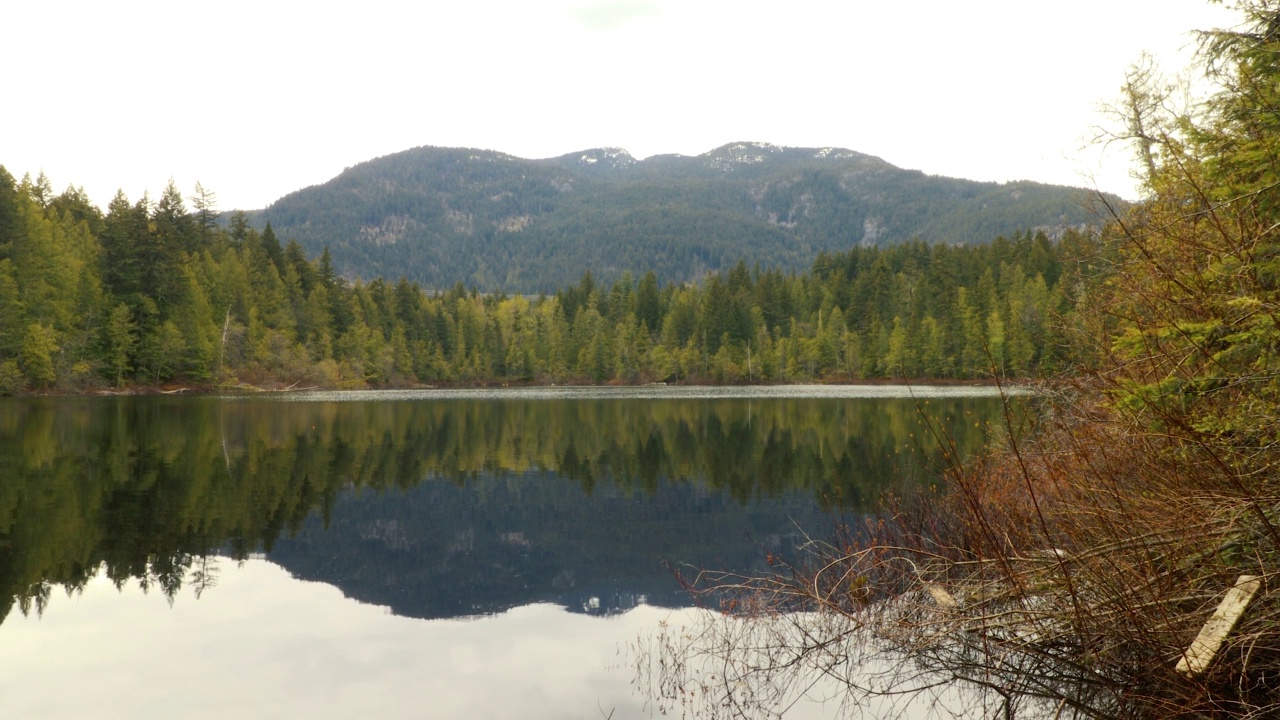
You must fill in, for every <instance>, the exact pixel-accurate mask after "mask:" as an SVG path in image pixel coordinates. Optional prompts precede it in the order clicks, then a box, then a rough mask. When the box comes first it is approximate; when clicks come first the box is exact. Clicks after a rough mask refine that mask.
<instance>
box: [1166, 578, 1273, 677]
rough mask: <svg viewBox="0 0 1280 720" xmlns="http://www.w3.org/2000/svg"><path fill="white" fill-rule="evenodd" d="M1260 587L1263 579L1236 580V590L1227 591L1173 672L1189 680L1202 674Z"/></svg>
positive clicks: (1234, 588)
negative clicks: (1175, 671)
mask: <svg viewBox="0 0 1280 720" xmlns="http://www.w3.org/2000/svg"><path fill="white" fill-rule="evenodd" d="M1260 587H1262V578H1261V577H1259V576H1257V575H1241V576H1240V577H1239V578H1237V579H1236V584H1235V587H1233V588H1231V589H1230V590H1228V591H1227V594H1226V596H1224V597H1223V598H1222V602H1220V603H1218V609H1217V610H1215V611H1213V616H1212V617H1210V618H1209V621H1208V622H1206V623H1205V624H1204V627H1202V628H1200V634H1199V635H1197V636H1196V639H1195V640H1192V641H1191V647H1189V648H1187V651H1186V652H1185V653H1183V654H1182V659H1181V660H1179V661H1178V665H1177V667H1176V668H1174V669H1175V670H1177V671H1178V672H1180V673H1182V674H1183V675H1185V676H1186V677H1189V678H1191V677H1195V676H1196V675H1199V674H1200V673H1202V672H1204V671H1205V670H1206V669H1207V668H1208V667H1209V664H1210V663H1212V662H1213V658H1214V656H1215V655H1217V654H1218V650H1219V649H1220V648H1221V647H1222V641H1223V640H1226V639H1227V636H1228V635H1230V634H1231V631H1232V630H1234V629H1235V626H1236V623H1237V622H1238V621H1239V620H1240V616H1241V615H1244V611H1245V609H1247V608H1248V607H1249V602H1250V601H1252V600H1253V595H1254V593H1256V592H1258V588H1260Z"/></svg>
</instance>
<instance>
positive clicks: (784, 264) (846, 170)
mask: <svg viewBox="0 0 1280 720" xmlns="http://www.w3.org/2000/svg"><path fill="white" fill-rule="evenodd" d="M1086 200H1087V193H1086V192H1085V191H1083V190H1080V189H1077V188H1067V187H1062V186H1051V185H1042V184H1039V183H1033V182H1015V183H1005V184H999V183H989V182H988V183H983V182H975V181H970V180H959V179H953V178H943V177H932V176H928V175H925V174H924V173H921V172H919V171H914V170H903V169H901V168H897V167H895V166H893V165H890V164H889V163H887V162H885V161H884V160H881V159H879V158H876V157H872V156H869V155H864V154H861V153H857V152H853V151H850V150H844V149H839V148H784V147H779V146H775V145H768V144H764V143H733V144H729V145H725V146H723V147H720V148H717V149H715V150H712V151H710V152H707V153H704V154H702V155H698V156H696V157H689V156H681V155H658V156H653V157H650V158H646V159H644V160H636V159H635V158H633V157H632V156H631V155H630V154H629V153H627V152H626V151H625V150H622V149H619V148H597V149H591V150H585V151H582V152H576V153H570V154H568V155H563V156H560V157H556V158H548V159H543V160H526V159H522V158H518V157H514V156H512V155H507V154H503V153H498V152H492V151H487V150H474V149H466V148H435V147H420V148H415V149H412V150H407V151H404V152H400V153H396V154H393V155H388V156H385V157H381V158H377V159H374V160H370V161H368V162H365V163H361V164H359V165H356V166H354V167H351V168H348V169H347V170H345V171H344V172H343V173H342V174H340V175H338V176H337V177H336V178H334V179H332V180H330V181H328V182H326V183H324V184H321V185H316V186H312V187H309V188H305V189H303V190H299V191H297V192H294V193H291V194H289V195H286V196H285V197H283V198H281V199H279V200H277V201H276V202H275V203H273V204H272V205H271V206H269V207H268V208H266V209H264V210H261V211H257V212H254V213H251V214H250V220H251V222H252V223H253V224H254V225H256V226H258V227H262V226H264V225H265V224H266V223H268V222H269V223H271V225H272V226H273V227H274V228H275V230H276V232H277V233H278V234H280V235H281V236H282V237H286V238H289V237H292V238H297V240H298V241H299V242H300V243H301V245H302V247H303V248H304V249H305V250H306V251H307V252H308V254H312V255H314V254H318V253H319V252H320V251H321V250H322V249H323V248H324V247H325V246H328V247H329V249H330V251H331V253H332V257H333V262H334V266H335V269H336V270H337V271H338V272H339V273H341V274H343V275H345V276H348V277H358V278H364V279H372V278H375V277H388V278H392V277H400V276H405V277H407V278H408V279H409V280H411V281H415V282H419V283H421V284H423V285H424V286H426V287H434V288H444V287H449V286H452V285H453V283H455V282H457V281H459V280H461V281H463V282H466V283H468V284H471V285H474V286H475V287H477V288H479V289H481V290H488V291H494V290H502V291H507V292H530V293H531V292H549V291H554V290H555V289H556V288H560V287H564V286H566V285H568V284H571V283H573V282H574V281H576V280H577V278H578V277H579V276H580V275H581V273H582V272H584V271H585V270H588V269H590V270H591V271H592V272H593V273H595V274H596V276H597V277H599V278H601V279H603V280H607V281H609V280H612V279H613V278H615V277H617V276H618V275H620V274H621V273H622V272H623V271H626V270H630V271H632V272H633V273H636V274H642V273H644V272H646V271H649V270H652V271H654V272H655V273H656V274H657V276H658V278H659V280H660V281H661V282H668V281H673V282H681V281H689V280H695V279H698V278H700V277H702V276H703V275H705V274H706V273H707V272H711V271H722V270H727V269H729V268H730V267H732V266H733V265H734V264H735V263H736V262H737V261H738V260H741V259H746V260H747V261H748V262H751V263H760V264H762V265H765V266H769V267H777V268H779V269H782V270H784V271H785V270H799V269H803V268H806V267H808V266H809V265H810V264H811V263H812V262H813V260H814V258H815V257H816V256H817V255H818V254H819V253H821V252H831V251H844V250H847V249H849V248H851V247H856V246H864V247H865V246H877V247H879V246H885V245H890V244H896V243H900V242H905V241H908V240H912V239H921V240H924V241H925V242H928V243H947V244H972V243H980V242H988V241H990V240H991V239H992V238H995V237H997V236H1001V235H1004V236H1006V237H1007V236H1009V235H1011V234H1012V233H1014V232H1015V231H1018V230H1025V229H1033V230H1036V229H1039V230H1043V231H1044V232H1045V233H1046V234H1047V235H1048V236H1049V237H1050V238H1055V237H1057V236H1058V235H1060V234H1061V232H1062V231H1063V230H1065V229H1067V228H1069V227H1080V226H1082V225H1085V224H1089V223H1093V222H1094V221H1095V220H1096V218H1095V217H1094V216H1093V215H1092V213H1091V212H1090V211H1088V210H1086V209H1085V204H1086V202H1085V201H1086ZM1112 200H1113V201H1115V202H1117V203H1119V201H1118V199H1114V198H1113V199H1112Z"/></svg>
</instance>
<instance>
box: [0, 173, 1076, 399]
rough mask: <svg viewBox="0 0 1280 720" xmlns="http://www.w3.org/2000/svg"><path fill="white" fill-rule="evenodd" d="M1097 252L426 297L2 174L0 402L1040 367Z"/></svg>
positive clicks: (237, 232) (735, 270) (1072, 237)
mask: <svg viewBox="0 0 1280 720" xmlns="http://www.w3.org/2000/svg"><path fill="white" fill-rule="evenodd" d="M188 202H189V203H190V205H191V207H190V209H189V208H188ZM1097 250H1098V247H1097V243H1096V241H1095V239H1094V238H1093V237H1092V236H1091V235H1090V234H1088V233H1085V232H1077V231H1074V230H1067V231H1066V232H1064V233H1063V234H1062V236H1061V237H1060V238H1059V239H1057V240H1051V239H1050V238H1049V237H1048V236H1047V235H1046V234H1045V233H1044V232H1036V233H1034V234H1033V233H1030V232H1018V233H1013V234H1012V236H1011V237H1009V238H1004V237H998V238H995V239H994V240H993V241H991V242H988V243H985V244H978V245H969V246H953V245H947V244H932V245H931V244H927V243H925V242H922V241H915V242H907V243H903V244H898V245H893V246H888V247H882V248H880V247H864V246H854V247H852V248H851V249H849V250H847V251H844V252H833V253H822V254H820V255H819V256H818V257H817V259H816V260H815V261H814V262H813V264H812V266H811V267H810V268H809V269H808V270H807V271H805V272H790V271H788V272H784V271H783V270H781V269H778V268H775V267H768V268H762V267H760V266H759V265H755V266H748V265H747V264H746V262H745V261H742V260H739V261H738V263H737V264H736V265H735V266H733V267H732V268H730V269H729V270H727V271H724V272H716V273H710V274H708V275H706V276H704V278H702V279H701V281H700V282H696V283H693V282H690V283H682V284H679V285H677V284H675V283H671V282H668V283H666V284H665V285H661V284H660V283H659V281H658V279H657V275H656V274H655V273H654V272H653V271H652V270H649V271H647V272H645V273H644V274H643V275H642V276H640V277H639V278H636V277H635V276H633V275H632V274H631V273H629V272H623V273H622V274H621V275H619V276H618V277H617V278H616V279H615V280H614V281H613V282H610V283H603V282H598V281H597V280H595V278H594V276H593V275H592V274H591V272H589V271H588V272H587V273H586V274H584V275H582V276H581V277H580V278H579V279H578V280H577V282H575V283H573V284H570V285H567V286H565V287H562V288H560V289H559V290H557V291H556V292H555V293H554V294H543V295H538V296H536V297H533V296H525V295H505V294H489V293H480V292H478V291H476V290H475V289H474V288H472V289H467V288H466V287H464V285H463V284H462V283H461V282H459V283H457V284H455V286H454V287H453V288H452V289H450V290H447V291H430V292H429V291H425V290H424V289H423V288H421V287H420V286H419V285H417V284H415V283H411V282H409V281H408V280H405V279H400V280H398V281H390V280H384V279H375V280H372V281H367V282H366V281H359V280H354V281H353V280H348V279H345V278H344V277H342V276H341V275H339V274H338V272H336V271H335V269H334V265H333V261H332V258H331V256H330V253H329V251H328V249H327V248H325V250H324V251H323V252H322V253H321V254H320V256H319V257H318V258H315V257H308V256H307V254H306V252H305V251H304V250H303V248H302V246H301V245H300V244H299V243H298V242H297V241H296V240H292V239H291V240H289V241H288V242H287V243H282V241H281V239H280V238H279V237H278V236H277V235H276V233H275V231H274V230H273V228H272V226H271V225H270V224H269V223H268V224H267V225H266V226H265V227H263V229H262V230H261V231H259V230H257V229H255V228H254V227H252V226H251V224H250V222H249V218H248V217H247V216H246V215H245V214H243V213H235V214H233V215H231V216H230V217H229V219H228V220H227V222H225V223H222V222H220V221H219V214H218V212H217V210H216V198H215V196H214V194H213V193H212V192H210V191H207V190H205V189H204V188H202V187H200V186H199V185H198V184H197V186H196V188H195V192H194V193H193V194H192V195H191V196H190V197H188V198H184V197H183V195H182V193H181V192H180V191H179V190H178V189H177V188H176V187H175V186H174V184H173V183H172V182H171V183H170V184H169V185H168V186H167V187H166V188H165V189H164V191H163V192H162V193H161V194H160V197H159V198H158V199H156V200H153V199H152V198H151V197H149V196H146V195H144V196H143V197H142V198H141V199H139V200H137V201H131V200H130V199H129V198H127V197H126V196H125V195H124V193H123V192H120V193H117V195H116V196H115V198H114V199H113V200H112V201H111V202H110V204H109V205H108V207H107V209H106V212H105V213H104V212H102V211H101V210H100V209H99V208H97V207H96V206H95V205H93V203H91V202H90V201H89V200H88V198H87V196H86V195H85V193H84V192H83V191H82V190H80V189H77V188H75V187H69V188H68V189H67V190H66V191H64V192H63V193H61V194H55V192H54V191H53V189H52V186H51V183H50V181H49V180H48V179H47V178H45V177H44V176H43V175H42V176H40V177H38V178H36V179H35V180H32V179H31V178H29V177H26V178H24V179H23V180H21V181H17V180H15V179H14V178H13V176H12V175H10V174H9V173H7V172H5V171H4V170H3V169H2V168H0V392H3V393H5V394H14V393H20V392H24V391H57V392H83V391H88V390H93V389H100V388H104V387H114V388H124V387H139V386H170V388H171V389H178V388H182V387H196V388H208V387H211V386H223V387H228V386H230V387H235V386H242V385H246V384H247V385H252V386H254V387H275V388H282V387H289V388H304V387H324V388H361V387H369V386H417V385H434V384H503V383H645V382H711V383H742V382H769V383H776V382H810V381H851V380H866V379H873V378H898V379H901V378H908V379H922V378H928V379H943V378H989V377H993V376H1000V377H1008V376H1013V377H1026V376H1036V375H1044V374H1046V373H1052V372H1055V371H1057V370H1059V369H1062V368H1064V367H1067V366H1068V365H1069V364H1070V363H1072V362H1077V361H1079V360H1080V358H1079V357H1076V356H1075V355H1074V354H1073V351H1072V349H1071V345H1070V343H1069V342H1068V341H1067V340H1066V339H1065V337H1064V335H1063V332H1064V328H1065V327H1066V326H1067V325H1069V323H1070V319H1071V318H1072V317H1074V311H1073V308H1074V307H1075V306H1076V305H1077V304H1078V303H1079V302H1080V301H1081V297H1080V293H1081V292H1082V291H1081V290H1080V288H1082V287H1086V286H1087V283H1085V282H1084V280H1085V279H1086V277H1087V276H1088V275H1089V273H1090V272H1092V271H1091V270H1090V268H1091V267H1092V266H1093V265H1092V264H1093V263H1094V262H1095V261H1096V255H1097ZM1064 321H1066V323H1065V324H1064Z"/></svg>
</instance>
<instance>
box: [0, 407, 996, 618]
mask: <svg viewBox="0 0 1280 720" xmlns="http://www.w3.org/2000/svg"><path fill="white" fill-rule="evenodd" d="M761 395H765V396H761ZM768 395H770V393H768V392H766V393H757V394H752V393H750V392H746V393H734V392H726V393H723V394H722V396H717V395H716V393H714V392H711V393H707V392H702V393H696V394H691V393H687V392H685V393H681V392H679V391H676V392H669V393H666V394H664V393H662V392H653V391H632V392H627V391H614V392H608V391H603V392H596V393H591V392H587V393H581V392H579V393H575V392H574V391H561V392H559V393H557V392H555V391H539V392H537V393H525V394H521V393H507V394H503V393H478V394H472V395H466V394H462V395H459V394H457V393H434V394H433V393H416V394H415V393H409V394H387V395H373V396H371V397H365V396H352V395H343V396H335V395H332V394H326V395H319V396H288V397H286V398H279V397H277V398H257V397H241V398H229V399H228V398H173V397H149V398H84V399H66V398H63V399H31V400H6V401H4V402H2V403H0V476H3V477H4V478H6V481H5V482H4V483H2V484H0V618H3V617H5V616H7V615H8V614H9V611H10V609H11V607H12V606H13V605H14V604H16V605H17V606H18V607H19V608H20V609H21V610H22V611H23V612H24V613H25V612H29V611H31V610H33V609H35V610H40V609H43V607H44V606H45V604H46V603H48V602H49V600H50V596H51V594H52V590H53V589H54V588H56V587H58V586H62V587H64V588H66V589H67V590H68V591H71V592H74V591H75V590H76V589H78V588H81V587H83V586H85V584H86V583H88V582H89V581H90V579H91V578H93V577H94V576H95V574H97V573H99V572H101V573H103V574H104V575H105V577H107V578H109V579H110V580H112V581H113V582H115V583H117V584H124V583H130V582H133V583H140V584H143V585H145V586H148V587H154V588H157V589H159V590H160V591H161V592H163V593H164V594H166V595H168V596H170V597H172V596H173V595H174V594H176V593H177V592H178V591H179V589H180V588H182V587H183V586H188V587H190V588H191V589H192V590H193V593H194V594H196V595H199V594H201V593H202V592H204V591H205V590H207V589H208V588H210V587H212V586H213V585H214V584H215V582H216V575H215V574H214V573H213V572H211V571H210V568H209V566H208V564H207V562H206V561H205V560H204V559H203V558H205V557H206V556H208V555H210V554H212V553H218V552H220V553H223V554H226V555H229V556H230V557H232V558H245V557H248V556H249V555H250V554H252V553H257V552H265V553H266V554H267V555H268V557H270V558H271V559H272V560H273V561H275V562H278V563H280V564H281V565H283V566H284V567H286V568H287V569H289V570H290V572H292V573H293V574H294V575H295V576H298V577H301V578H307V579H315V580H323V581H325V582H329V583H331V584H334V585H336V586H338V587H339V588H341V589H342V590H343V592H344V593H346V594H347V595H348V596H351V597H356V598H358V599H361V600H362V601H365V602H370V603H375V604H378V605H382V606H386V607H389V608H391V609H393V610H394V611H395V612H397V613H399V614H406V615H411V616H416V617H452V616H459V615H470V614H477V613H489V612H498V611H502V610H505V609H508V608H512V607H517V606H520V605H524V604H528V603H531V602H557V603H560V604H562V605H568V606H570V607H574V608H580V609H583V610H586V611H599V612H608V611H613V610H617V609H620V608H625V607H630V606H632V605H634V604H636V603H637V602H640V601H641V600H642V599H643V600H647V601H648V602H650V603H657V604H662V605H677V604H680V603H682V602H683V598H682V597H680V596H679V594H678V592H677V590H678V588H677V587H676V585H675V583H674V581H673V580H672V578H671V575H670V573H669V571H668V570H666V569H665V568H664V567H663V565H662V564H661V562H660V561H661V560H663V559H665V560H668V561H671V562H675V563H681V562H684V563H692V564H695V565H699V564H701V565H715V566H718V567H732V568H735V569H747V568H749V567H752V566H753V564H754V563H758V562H759V560H760V558H761V557H762V556H763V553H764V551H765V550H769V549H779V548H784V547H785V546H787V545H788V544H794V541H795V540H796V539H797V538H798V537H799V535H798V528H800V527H810V528H811V527H817V526H820V525H821V524H822V523H824V522H829V521H830V517H831V513H833V512H853V513H862V512H867V511H868V510H870V509H872V508H873V507H874V503H875V500H876V498H878V497H879V495H880V493H881V492H882V491H883V490H884V489H885V488H886V487H887V486H888V483H889V482H890V481H891V479H893V478H897V481H898V482H927V481H929V480H930V479H931V478H933V477H934V466H935V464H936V463H937V462H938V461H939V459H940V453H939V451H938V449H937V440H936V438H935V435H934V432H933V430H940V431H941V432H942V433H944V434H945V435H946V436H948V437H950V438H953V439H954V441H955V442H956V444H957V446H958V447H959V448H960V450H961V452H962V453H967V452H972V451H974V450H976V449H978V448H980V447H981V446H982V445H983V444H984V443H986V442H987V438H988V432H989V430H990V428H991V427H993V426H998V425H999V424H1000V422H1001V419H1002V405H1001V400H1000V398H998V397H991V396H988V397H974V396H972V395H973V393H968V392H964V393H951V394H950V396H949V394H948V393H946V392H943V393H934V395H937V396H927V394H924V395H922V394H921V393H917V394H916V397H914V398H910V397H896V398H893V397H857V396H856V395H857V393H856V392H853V391H851V390H844V391H843V394H842V392H841V389H839V388H836V389H819V390H816V391H813V392H810V393H808V394H807V395H806V392H805V391H804V390H803V389H801V390H799V391H793V392H792V396H785V395H782V396H779V394H777V393H774V394H773V396H768ZM957 395H959V396H957ZM931 428H932V429H933V430H931Z"/></svg>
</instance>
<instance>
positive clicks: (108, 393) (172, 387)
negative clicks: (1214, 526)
mask: <svg viewBox="0 0 1280 720" xmlns="http://www.w3.org/2000/svg"><path fill="white" fill-rule="evenodd" d="M1027 381H1028V379H1027V378H1007V379H1003V380H1001V379H997V378H862V379H851V378H841V379H824V380H808V381H803V382H736V383H724V382H714V381H712V382H678V383H677V382H671V383H668V382H647V383H641V382H634V383H626V382H617V381H613V382H603V383H592V382H575V381H570V382H564V383H552V382H537V381H528V382H522V381H500V380H492V381H477V382H443V383H405V384H386V385H363V386H352V387H322V386H319V385H306V386H300V385H301V381H299V382H296V383H293V384H291V385H284V384H282V383H272V384H267V385H253V384H251V383H244V382H240V383H236V384H230V383H227V384H212V383H191V384H182V383H165V384H161V385H132V386H125V387H122V388H108V387H95V388H87V389H82V390H59V389H46V390H39V391H27V392H23V393H17V394H14V395H12V396H11V397H14V398H38V397H51V398H54V397H66V398H77V397H114V396H120V397H149V396H159V395H184V396H206V395H218V394H237V393H239V394H245V395H258V394H264V395H283V394H286V393H294V392H306V391H325V392H344V391H350V392H376V391H379V390H490V389H504V388H505V389H515V388H535V389H536V388H567V387H576V388H626V387H634V388H644V387H690V388H700V387H706V388H712V387H786V386H801V385H827V386H833V387H839V386H868V387H888V386H895V385H905V386H914V387H1001V386H1013V385H1025V384H1026V383H1027Z"/></svg>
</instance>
